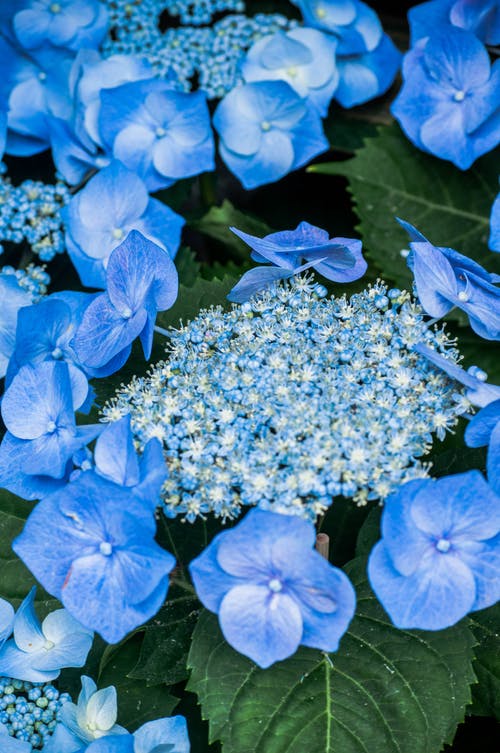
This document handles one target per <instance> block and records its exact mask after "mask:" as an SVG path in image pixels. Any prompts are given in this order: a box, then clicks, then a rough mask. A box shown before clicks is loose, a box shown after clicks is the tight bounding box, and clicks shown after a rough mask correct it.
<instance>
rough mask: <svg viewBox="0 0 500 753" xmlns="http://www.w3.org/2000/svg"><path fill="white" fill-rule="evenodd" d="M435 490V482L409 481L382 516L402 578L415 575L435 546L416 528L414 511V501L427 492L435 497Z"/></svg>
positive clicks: (387, 542) (384, 532)
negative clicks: (426, 555)
mask: <svg viewBox="0 0 500 753" xmlns="http://www.w3.org/2000/svg"><path fill="white" fill-rule="evenodd" d="M429 488H430V491H428V490H429ZM434 491H435V482H433V481H431V480H429V479H425V480H415V481H409V482H408V483H406V484H403V485H402V486H400V487H399V489H397V490H396V491H395V492H394V493H393V494H391V495H390V496H389V497H388V499H387V500H386V503H385V507H384V512H383V513H382V524H381V525H382V536H383V539H384V545H385V547H386V549H387V552H388V554H389V556H390V558H391V562H392V565H393V566H394V568H395V569H396V570H397V571H398V572H399V573H400V574H401V575H411V574H412V573H413V572H414V571H415V570H416V569H417V568H418V566H419V564H420V562H421V560H422V558H423V557H424V556H425V554H426V552H427V551H428V550H429V549H430V548H432V546H433V544H432V540H431V539H430V537H429V535H427V534H426V533H424V532H423V531H420V530H419V529H418V528H417V526H416V525H415V522H414V520H413V518H412V515H411V510H412V502H413V500H414V499H415V497H417V496H418V495H419V493H422V492H423V493H426V492H427V493H428V494H430V495H431V496H432V495H433V494H434ZM402 542H404V544H403V545H402Z"/></svg>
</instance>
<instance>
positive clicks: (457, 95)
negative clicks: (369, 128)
mask: <svg viewBox="0 0 500 753" xmlns="http://www.w3.org/2000/svg"><path fill="white" fill-rule="evenodd" d="M499 87H500V60H497V61H496V62H495V63H493V65H491V63H490V58H489V55H488V52H487V50H486V48H485V47H484V45H483V44H481V42H480V41H479V40H478V39H477V37H475V36H474V35H473V34H472V33H470V32H467V31H464V30H463V29H459V28H455V27H450V28H449V29H447V30H446V32H442V31H441V32H440V31H439V30H438V31H436V32H435V33H433V34H432V36H430V37H428V38H424V39H422V40H421V41H419V42H418V43H417V44H416V46H415V47H414V48H413V49H412V50H410V52H409V53H408V54H407V55H406V56H405V59H404V63H403V87H402V89H401V91H400V93H399V95H398V97H397V98H396V99H395V101H394V103H393V105H392V108H391V111H392V114H393V115H394V117H395V118H396V120H398V121H399V123H400V125H401V128H402V129H403V131H404V132H405V133H406V135H407V136H408V138H409V139H410V140H411V141H412V142H413V143H414V144H415V145H416V146H418V147H419V148H420V149H423V150H424V151H426V152H430V153H431V154H434V155H435V156H436V157H440V158H441V159H445V160H449V161H450V162H452V163H453V164H454V165H456V166H457V167H459V168H460V169H461V170H467V169H468V168H469V167H470V166H471V165H472V163H473V162H475V160H476V159H477V158H478V157H480V156H481V155H482V154H485V153H486V152H489V151H490V150H491V149H493V148H494V147H495V146H496V145H497V144H498V143H499V142H500V102H499V98H498V91H499Z"/></svg>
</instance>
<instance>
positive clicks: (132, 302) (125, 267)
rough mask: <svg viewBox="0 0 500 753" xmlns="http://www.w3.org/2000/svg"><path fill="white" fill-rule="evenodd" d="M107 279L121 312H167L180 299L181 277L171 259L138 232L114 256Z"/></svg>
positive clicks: (109, 289)
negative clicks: (152, 309) (179, 280)
mask: <svg viewBox="0 0 500 753" xmlns="http://www.w3.org/2000/svg"><path fill="white" fill-rule="evenodd" d="M106 279H107V288H108V295H109V298H110V300H111V302H112V303H113V305H114V306H115V307H116V309H117V310H118V311H122V312H123V311H124V310H127V311H130V310H131V311H132V312H135V311H137V310H138V309H139V308H141V307H143V306H144V307H146V306H148V305H152V306H154V307H155V309H156V310H157V311H164V310H165V309H168V308H170V307H171V306H172V305H173V304H174V302H175V299H176V298H177V291H178V276H177V270H176V268H175V265H174V263H173V261H172V259H171V257H170V256H169V254H168V253H166V252H165V251H164V250H163V249H161V248H159V246H157V245H156V244H155V243H152V242H151V241H148V240H147V238H144V236H143V235H141V233H139V232H137V231H136V230H132V232H131V233H130V234H129V235H128V237H127V238H126V240H125V241H124V242H123V243H122V244H121V245H120V246H118V248H116V249H115V250H114V251H113V253H112V254H111V256H110V259H109V264H108V269H107V275H106Z"/></svg>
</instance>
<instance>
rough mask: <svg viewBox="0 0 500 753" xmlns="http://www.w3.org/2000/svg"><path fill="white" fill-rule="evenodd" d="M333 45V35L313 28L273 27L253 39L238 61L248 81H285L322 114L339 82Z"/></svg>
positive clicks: (325, 111)
mask: <svg viewBox="0 0 500 753" xmlns="http://www.w3.org/2000/svg"><path fill="white" fill-rule="evenodd" d="M336 46H337V42H336V40H335V39H334V38H333V37H330V36H328V35H326V34H323V33H322V32H321V31H318V30H317V29H306V28H296V29H291V30H290V31H288V32H284V31H277V32H276V34H273V35H271V36H266V37H263V38H262V39H259V40H258V41H257V42H255V44H254V45H253V47H251V48H250V50H249V51H248V53H247V56H246V58H245V60H244V61H243V63H242V65H241V73H242V75H243V78H244V79H245V81H247V82H249V83H250V82H252V81H286V82H287V83H288V84H290V86H291V87H292V89H294V90H295V91H296V92H297V94H299V96H301V97H305V98H307V99H308V101H309V102H311V104H312V105H313V106H314V107H316V109H317V110H318V112H319V114H320V115H321V116H322V117H325V116H326V114H327V113H328V107H329V105H330V102H331V99H332V96H333V93H334V91H335V89H336V88H337V85H338V82H339V74H338V71H337V66H336V63H335V49H336Z"/></svg>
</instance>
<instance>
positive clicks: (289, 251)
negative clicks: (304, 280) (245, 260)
mask: <svg viewBox="0 0 500 753" xmlns="http://www.w3.org/2000/svg"><path fill="white" fill-rule="evenodd" d="M230 229H231V230H232V231H233V233H235V235H237V236H238V237H239V238H241V239H242V240H243V241H244V242H245V243H246V244H247V245H248V246H250V248H251V249H252V254H251V257H252V259H253V260H254V261H258V262H270V263H271V264H273V265H275V266H272V267H260V268H259V267H258V268H257V269H252V270H250V271H249V272H246V273H245V274H244V275H243V277H242V278H241V280H240V281H239V282H238V283H237V284H236V285H235V287H234V288H233V289H232V290H231V292H230V293H229V295H228V298H229V300H230V301H234V302H236V303H243V302H244V301H246V300H248V299H249V298H250V297H251V296H252V295H253V294H254V293H257V292H258V291H259V290H262V289H263V288H265V287H266V285H269V284H271V283H272V282H274V281H276V280H278V279H287V278H288V277H291V276H292V275H295V274H297V273H300V272H302V271H303V270H304V269H308V268H310V267H312V268H313V269H315V270H316V272H319V273H320V274H322V275H323V276H324V277H326V278H327V279H328V280H333V281H334V282H352V281H353V280H357V279H359V278H360V277H362V276H363V275H364V273H365V272H366V267H367V264H366V262H365V260H364V259H363V256H362V254H361V241H359V240H355V239H353V238H330V237H329V235H328V233H327V231H326V230H322V229H321V228H319V227H316V226H315V225H311V224H309V222H301V223H300V224H299V225H298V226H297V227H296V228H295V230H283V231H280V232H278V233H270V234H269V235H266V236H265V237H264V238H258V237H256V236H253V235H249V234H248V233H244V232H243V231H241V230H238V229H237V228H234V227H232V228H230ZM303 261H305V262H307V263H306V264H302V262H303ZM301 264H302V266H300V265H301ZM276 268H278V269H276ZM279 270H281V272H279Z"/></svg>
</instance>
